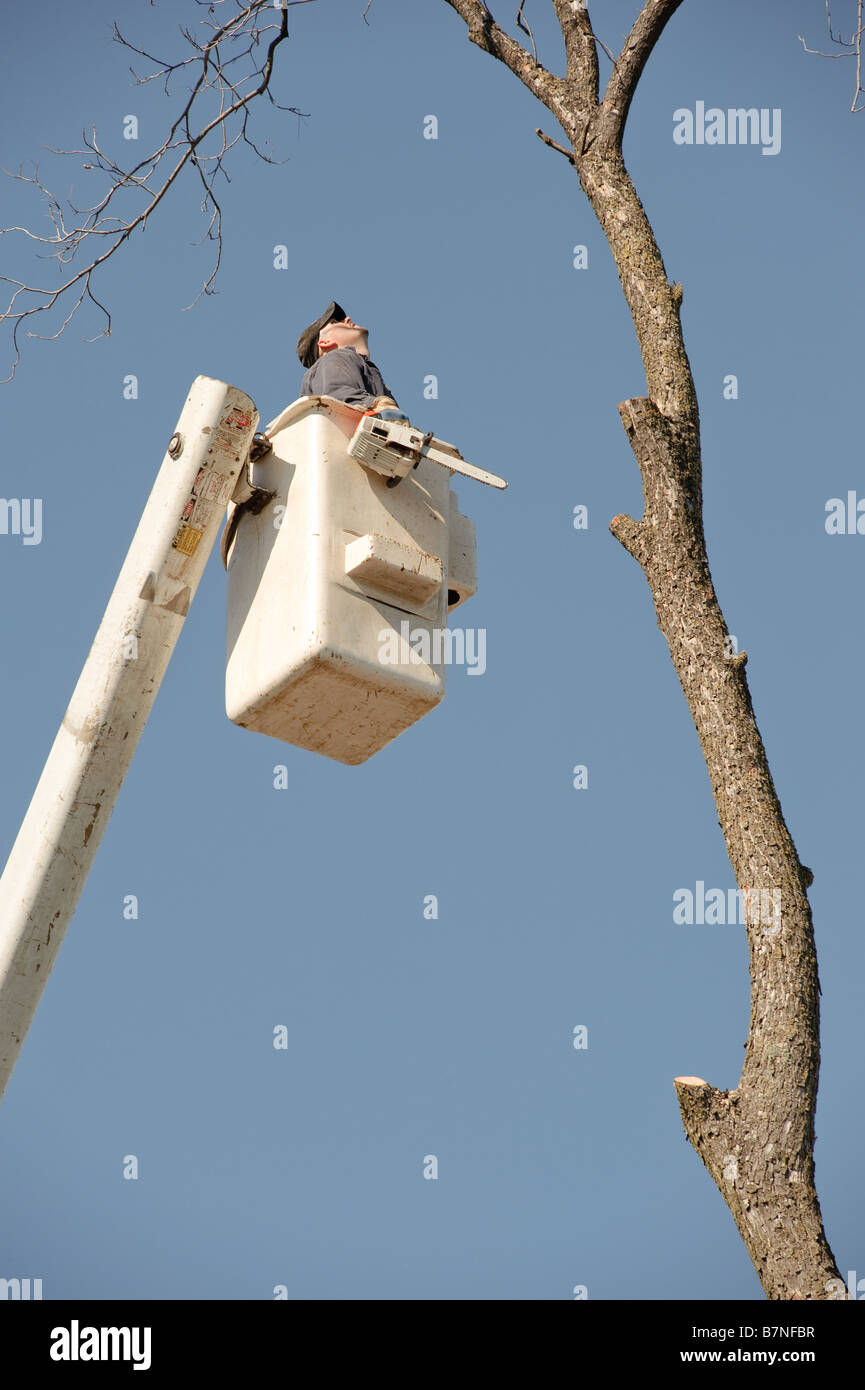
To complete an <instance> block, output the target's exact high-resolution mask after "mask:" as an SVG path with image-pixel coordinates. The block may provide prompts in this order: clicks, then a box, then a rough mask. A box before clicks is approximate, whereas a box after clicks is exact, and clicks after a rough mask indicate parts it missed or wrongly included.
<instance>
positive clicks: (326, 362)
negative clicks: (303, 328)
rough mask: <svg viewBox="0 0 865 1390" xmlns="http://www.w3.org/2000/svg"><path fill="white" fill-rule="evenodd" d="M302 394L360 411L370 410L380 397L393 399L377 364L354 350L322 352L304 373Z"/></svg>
mask: <svg viewBox="0 0 865 1390" xmlns="http://www.w3.org/2000/svg"><path fill="white" fill-rule="evenodd" d="M300 394H301V395H302V396H334V397H335V398H336V400H338V401H345V403H346V405H352V406H355V407H357V409H359V410H369V408H370V406H371V405H372V403H373V401H374V400H375V398H376V396H391V397H392V396H393V392H392V391H390V390H389V388H388V387H387V386H385V384H384V381H383V379H382V375H381V372H380V371H379V369H378V367H377V366H376V365H375V363H374V362H371V361H370V360H369V358H368V357H364V355H363V353H362V352H357V351H356V350H355V349H354V348H353V347H344V348H331V350H330V352H324V353H322V355H321V357H319V359H318V361H317V362H313V364H312V366H311V367H310V368H309V370H308V371H307V372H306V373H305V374H304V378H303V381H302V382H301V383H300Z"/></svg>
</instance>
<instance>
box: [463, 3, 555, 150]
mask: <svg viewBox="0 0 865 1390" xmlns="http://www.w3.org/2000/svg"><path fill="white" fill-rule="evenodd" d="M445 3H446V4H447V5H450V7H451V9H453V10H456V12H457V14H458V15H460V16H461V18H462V19H464V20H465V22H466V25H467V27H468V36H469V40H470V41H471V42H472V43H474V44H477V46H478V48H481V49H483V51H484V52H485V53H489V54H491V55H492V57H494V58H498V59H499V61H500V62H502V63H504V65H505V67H508V68H510V70H511V72H512V73H513V74H514V75H515V76H516V77H518V78H519V79H520V81H521V82H522V83H523V84H524V85H525V86H526V87H528V89H529V91H530V92H532V93H533V95H534V96H536V97H537V98H538V100H539V101H542V102H543V103H544V106H546V107H547V109H548V110H549V111H551V112H552V114H553V115H554V116H555V117H556V120H558V121H559V122H561V120H562V117H563V116H564V118H565V119H568V111H569V108H568V104H567V100H566V97H567V86H566V83H565V81H564V79H563V78H561V77H554V76H553V74H552V73H551V72H548V71H547V69H546V68H545V67H544V66H543V64H542V63H539V62H538V61H537V60H536V59H535V58H533V57H532V55H531V53H529V52H528V50H527V49H525V48H523V46H522V44H521V43H518V42H517V40H516V39H514V38H511V36H510V34H506V33H505V31H504V30H503V29H500V28H499V26H498V24H496V22H495V20H494V19H493V17H492V15H491V13H490V11H489V10H488V9H487V7H486V5H485V4H484V3H483V0H445ZM564 128H565V129H567V127H564ZM570 133H571V132H570V131H568V134H569V135H570Z"/></svg>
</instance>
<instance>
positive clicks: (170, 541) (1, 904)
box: [0, 376, 258, 1096]
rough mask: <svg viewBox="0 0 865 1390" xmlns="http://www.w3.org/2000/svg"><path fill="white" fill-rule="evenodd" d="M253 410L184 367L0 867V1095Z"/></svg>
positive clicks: (238, 463) (194, 580)
mask: <svg viewBox="0 0 865 1390" xmlns="http://www.w3.org/2000/svg"><path fill="white" fill-rule="evenodd" d="M257 424H258V411H257V410H256V408H255V406H254V405H253V403H252V401H251V400H250V398H249V396H247V395H245V394H244V392H243V391H239V390H237V388H236V387H234V386H227V385H226V384H225V382H222V381H213V380H211V378H210V377H206V376H200V377H197V378H196V380H195V381H194V383H193V385H192V389H191V391H190V393H189V397H188V399H187V401H186V405H185V406H184V408H183V412H182V414H181V416H180V419H179V421H178V423H177V430H176V432H175V434H174V436H173V438H172V440H171V442H170V444H169V447H168V452H167V453H166V455H165V458H164V460H163V463H162V467H161V469H160V470H159V474H158V476H157V479H156V482H155V483H154V486H153V491H152V492H151V494H150V498H149V500H148V502H147V506H146V507H145V509H144V513H143V515H142V517H141V521H140V523H139V525H138V529H137V531H136V532H135V536H134V539H133V541H132V545H131V546H130V549H129V553H128V555H127V556H126V560H125V561H124V563H123V567H122V569H121V571H120V574H119V576H118V579H117V583H116V585H115V588H114V592H113V594H112V595H111V599H110V600H109V603H108V607H107V609H106V611H105V616H104V617H103V619H102V622H101V624H100V627H99V631H98V632H97V634H96V638H95V640H94V642H93V646H92V648H91V651H90V655H89V656H88V658H87V661H86V663H85V665H84V669H83V671H82V672H81V676H80V678H79V680H78V684H77V685H76V687H75V692H74V694H73V696H72V701H71V703H70V705H69V708H68V710H67V711H66V716H65V718H64V720H63V724H62V725H61V728H60V730H59V732H58V734H57V737H56V739H55V741H54V746H53V747H52V749H51V752H50V754H49V756H48V761H47V762H46V764H45V768H44V770H43V773H42V776H41V778H40V779H39V783H38V786H37V787H36V791H35V793H34V795H33V800H32V801H31V803H30V808H29V810H28V812H27V815H26V817H25V819H24V823H23V825H22V826H21V829H20V831H19V833H18V838H17V839H16V841H15V844H14V846H13V848H12V853H11V854H10V856H9V861H8V863H7V865H6V868H5V871H4V873H3V876H2V878H0V1096H2V1095H3V1092H4V1091H5V1089H6V1083H7V1082H8V1080H9V1076H10V1074H11V1072H12V1068H13V1067H14V1065H15V1062H16V1060H17V1058H18V1053H19V1052H20V1050H21V1045H22V1043H23V1041H24V1037H25V1034H26V1033H27V1030H28V1028H29V1027H30V1023H31V1021H32V1019H33V1015H34V1013H35V1012H36V1008H37V1005H38V1003H39V999H40V997H41V995H42V990H43V989H44V987H45V981H46V980H47V978H48V976H49V974H50V972H51V967H52V966H53V964H54V961H55V959H56V956H57V951H58V948H59V946H60V943H61V941H62V940H63V935H64V933H65V931H66V927H67V925H68V924H69V921H70V919H71V917H72V914H73V912H74V911H75V907H76V905H77V902H78V898H79V896H80V894H81V890H82V888H83V887H84V882H85V880H86V878H87V874H88V872H89V870H90V866H91V864H92V863H93V860H94V858H95V855H96V851H97V849H98V848H99V843H100V841H101V839H102V835H103V832H104V830H105V827H106V825H107V823H108V819H109V817H110V815H111V812H112V810H113V808H114V803H115V801H116V799H117V794H118V792H119V791H120V787H121V785H122V783H123V779H124V777H125V776H126V773H127V772H128V770H129V765H130V763H131V762H132V757H133V754H134V752H135V749H136V746H137V744H138V739H139V737H140V735H141V731H142V729H143V728H144V725H145V723H146V722H147V718H148V715H149V714H150V710H151V708H152V706H153V702H154V700H155V699H156V693H157V691H158V690H159V686H160V684H161V682H162V678H163V676H164V675H165V671H166V668H167V666H168V663H169V661H170V659H171V656H172V653H173V651H174V647H175V644H176V642H177V639H178V637H179V635H180V629H181V628H182V626H183V621H184V619H185V617H186V614H187V612H188V611H189V605H190V603H191V602H192V599H193V598H194V596H195V592H196V589H197V588H198V583H199V580H200V579H201V576H202V573H203V571H204V567H205V564H206V563H207V559H208V556H209V555H210V552H211V550H212V548H213V544H214V541H215V540H216V536H217V532H218V530H219V525H220V522H221V520H222V518H223V516H224V514H225V508H226V504H227V502H228V500H229V498H230V497H231V494H232V491H233V490H234V486H235V483H236V480H237V477H238V474H239V473H240V471H241V467H242V466H243V464H244V462H245V460H246V457H247V455H248V453H249V448H250V445H251V443H252V437H253V434H254V433H255V429H256V426H257Z"/></svg>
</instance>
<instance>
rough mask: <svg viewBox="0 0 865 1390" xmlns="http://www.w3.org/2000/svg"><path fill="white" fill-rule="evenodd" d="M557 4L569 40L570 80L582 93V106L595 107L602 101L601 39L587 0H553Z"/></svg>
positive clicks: (566, 49)
mask: <svg viewBox="0 0 865 1390" xmlns="http://www.w3.org/2000/svg"><path fill="white" fill-rule="evenodd" d="M553 7H554V9H555V11H556V16H557V17H558V21H559V27H560V29H561V31H562V37H563V39H564V41H565V57H566V59H567V64H568V66H567V81H568V82H569V83H571V85H572V87H573V88H574V91H575V93H577V94H578V95H579V98H580V104H581V105H582V106H590V105H591V106H594V105H595V104H596V103H597V100H598V83H599V77H598V50H597V48H596V47H595V44H596V43H597V42H598V40H597V39H596V38H595V35H594V34H593V32H592V22H591V20H590V19H589V11H588V9H587V8H586V5H585V4H584V0H553ZM603 47H605V48H606V45H603ZM607 51H608V52H609V50H607Z"/></svg>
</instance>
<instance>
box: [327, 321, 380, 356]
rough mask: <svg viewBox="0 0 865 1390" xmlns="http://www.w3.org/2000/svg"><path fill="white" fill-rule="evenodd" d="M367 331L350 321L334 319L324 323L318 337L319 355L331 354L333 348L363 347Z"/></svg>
mask: <svg viewBox="0 0 865 1390" xmlns="http://www.w3.org/2000/svg"><path fill="white" fill-rule="evenodd" d="M368 332H369V329H367V328H364V327H363V326H362V325H361V324H358V323H353V322H352V320H351V319H349V318H346V319H336V320H334V322H333V323H326V324H325V326H324V328H322V330H321V332H320V333H319V335H318V350H319V353H323V352H331V351H332V350H333V349H334V348H344V347H357V346H359V345H365V343H366V338H367V333H368Z"/></svg>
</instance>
